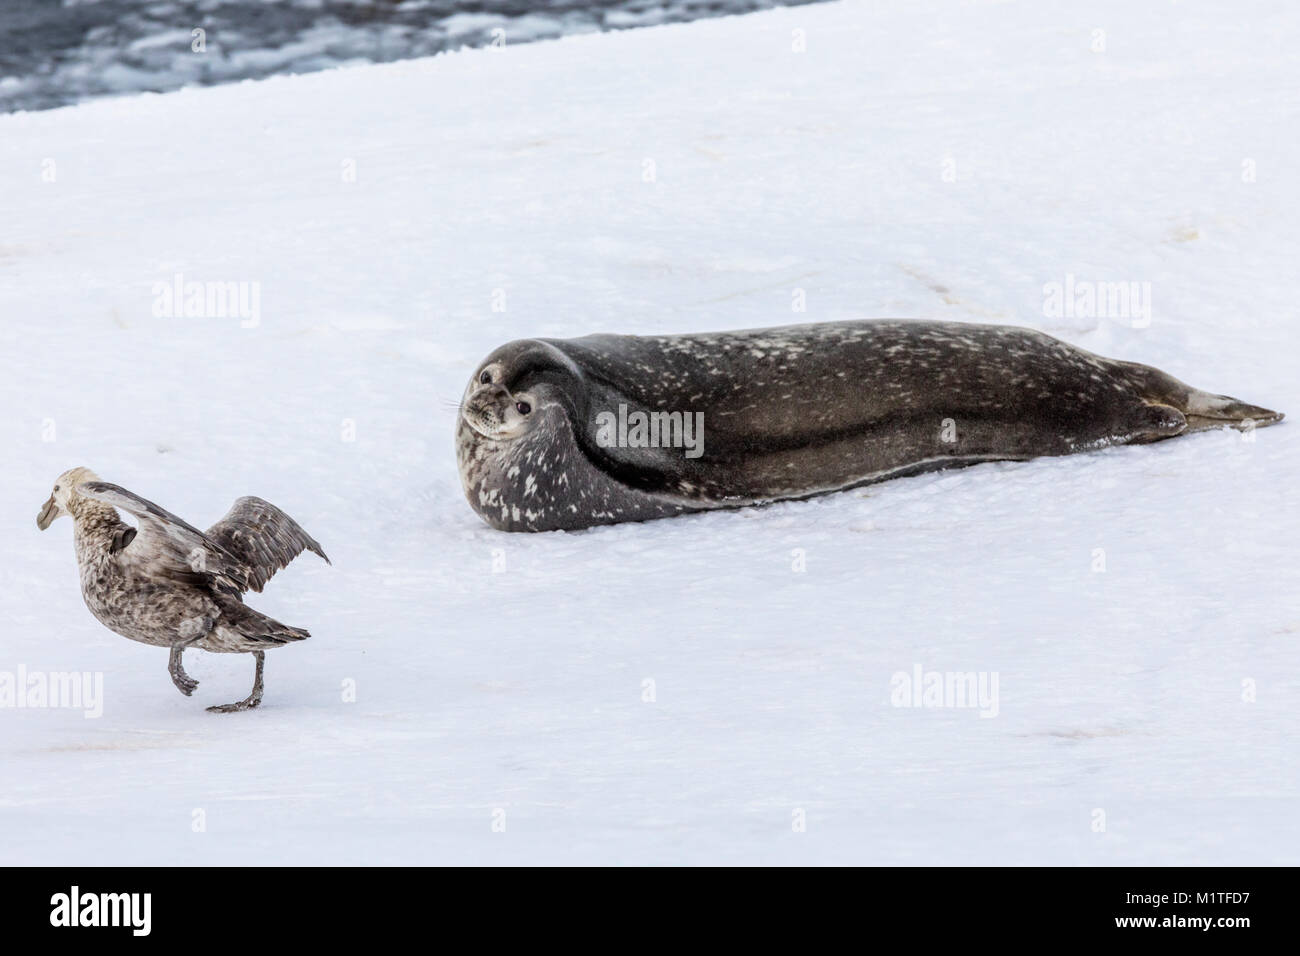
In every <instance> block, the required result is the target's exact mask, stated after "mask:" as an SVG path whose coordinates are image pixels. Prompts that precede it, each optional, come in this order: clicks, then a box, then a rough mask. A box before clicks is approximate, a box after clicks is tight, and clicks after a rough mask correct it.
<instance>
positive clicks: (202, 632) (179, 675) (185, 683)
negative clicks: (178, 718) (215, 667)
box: [167, 617, 214, 697]
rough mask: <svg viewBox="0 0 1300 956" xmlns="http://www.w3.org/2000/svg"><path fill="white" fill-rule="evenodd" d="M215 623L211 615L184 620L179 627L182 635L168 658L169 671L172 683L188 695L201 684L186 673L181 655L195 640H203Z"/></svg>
mask: <svg viewBox="0 0 1300 956" xmlns="http://www.w3.org/2000/svg"><path fill="white" fill-rule="evenodd" d="M213 623H214V622H213V620H212V618H210V617H195V618H189V619H187V620H184V621H182V622H181V626H180V629H179V634H180V637H179V638H177V640H176V643H175V644H173V645H172V653H171V657H169V658H168V659H167V673H169V674H171V675H172V683H173V684H175V685H176V689H177V690H178V691H180V692H181V693H182V694H184V695H185V696H186V697H189V696H190V694H192V693H194V688H196V687H198V686H199V682H198V681H196V680H195V679H194V678H193V677H191V676H190V675H189V674H187V673H185V668H184V667H182V666H181V655H182V654H183V653H185V648H187V647H189V646H190V645H191V644H193V643H194V642H195V641H200V640H202V639H203V638H204V637H205V636H206V635H207V633H208V632H209V631H210V630H212V625H213Z"/></svg>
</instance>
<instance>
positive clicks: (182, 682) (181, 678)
mask: <svg viewBox="0 0 1300 956" xmlns="http://www.w3.org/2000/svg"><path fill="white" fill-rule="evenodd" d="M188 646H189V642H188V641H182V642H181V643H179V644H173V645H172V653H171V657H170V658H169V659H168V661H167V673H169V674H171V675H172V683H173V684H175V685H176V689H177V690H178V691H180V692H181V693H182V694H184V695H185V696H186V697H189V696H190V694H192V693H194V688H196V687H198V686H199V682H198V681H196V680H195V679H194V678H193V677H191V676H190V675H189V674H187V673H185V668H184V667H182V666H181V655H182V654H183V653H185V648H186V647H188Z"/></svg>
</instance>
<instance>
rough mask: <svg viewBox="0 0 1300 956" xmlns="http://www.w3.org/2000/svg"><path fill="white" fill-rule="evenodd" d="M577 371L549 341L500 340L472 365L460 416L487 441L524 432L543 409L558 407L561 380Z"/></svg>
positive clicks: (561, 401)
mask: <svg viewBox="0 0 1300 956" xmlns="http://www.w3.org/2000/svg"><path fill="white" fill-rule="evenodd" d="M578 374H579V372H578V370H577V368H576V367H575V366H574V365H573V363H572V362H571V361H570V360H569V359H568V358H567V357H566V356H565V355H563V354H562V353H561V352H560V351H559V350H558V349H556V348H555V347H554V346H551V345H549V344H547V343H546V342H543V341H540V340H538V339H521V340H520V341H518V342H511V343H509V344H508V345H503V346H501V348H499V349H497V350H496V351H495V352H493V353H492V354H491V355H489V356H488V357H487V358H486V359H485V360H484V361H483V362H482V364H480V365H479V367H478V368H477V369H476V370H475V372H474V376H473V377H472V378H471V379H470V380H469V385H468V387H466V389H465V396H464V398H463V399H462V401H461V404H460V414H461V418H462V419H463V420H464V422H465V424H467V425H468V426H469V427H470V428H472V429H473V430H474V431H475V432H477V433H478V434H479V435H482V436H483V437H484V438H487V439H490V440H492V441H513V440H514V439H516V438H519V437H520V436H522V435H526V434H528V432H530V431H531V430H532V429H533V428H534V427H536V426H537V423H538V421H540V420H542V419H544V418H545V417H547V413H549V412H552V411H555V410H558V409H560V408H563V407H564V406H565V405H567V404H569V403H568V402H567V401H566V397H565V396H566V394H567V393H566V391H565V389H564V387H563V385H564V380H565V379H566V378H567V379H571V377H572V376H575V375H578Z"/></svg>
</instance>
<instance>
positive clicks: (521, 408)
mask: <svg viewBox="0 0 1300 956" xmlns="http://www.w3.org/2000/svg"><path fill="white" fill-rule="evenodd" d="M532 410H533V406H531V405H529V404H528V403H527V402H515V411H517V412H518V413H519V414H520V415H527V414H528V413H529V412H531V411H532Z"/></svg>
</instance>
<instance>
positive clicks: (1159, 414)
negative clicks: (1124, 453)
mask: <svg viewBox="0 0 1300 956" xmlns="http://www.w3.org/2000/svg"><path fill="white" fill-rule="evenodd" d="M1130 427H1131V428H1132V429H1133V430H1132V431H1131V432H1130V433H1129V435H1128V437H1127V441H1129V442H1131V443H1133V444H1142V443H1144V442H1151V441H1160V440H1161V439H1164V438H1173V437H1174V436H1175V435H1181V434H1182V433H1183V432H1185V431H1187V418H1186V416H1184V415H1183V413H1182V412H1180V411H1179V410H1178V409H1176V408H1174V407H1173V406H1172V405H1162V404H1160V403H1158V402H1143V403H1142V404H1141V405H1139V406H1138V408H1137V410H1136V411H1135V412H1134V414H1133V419H1132V421H1131V422H1130Z"/></svg>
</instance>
